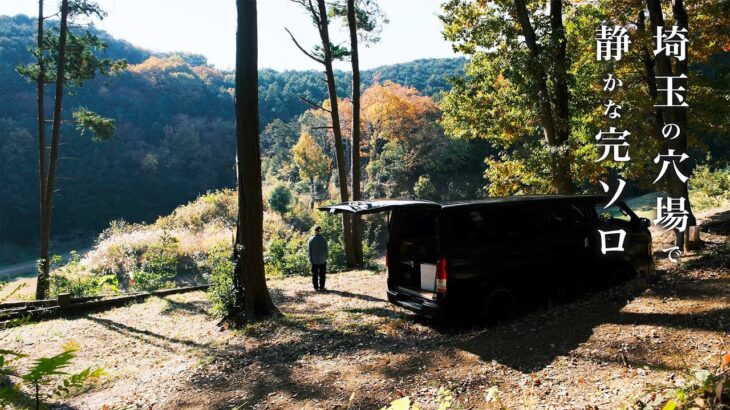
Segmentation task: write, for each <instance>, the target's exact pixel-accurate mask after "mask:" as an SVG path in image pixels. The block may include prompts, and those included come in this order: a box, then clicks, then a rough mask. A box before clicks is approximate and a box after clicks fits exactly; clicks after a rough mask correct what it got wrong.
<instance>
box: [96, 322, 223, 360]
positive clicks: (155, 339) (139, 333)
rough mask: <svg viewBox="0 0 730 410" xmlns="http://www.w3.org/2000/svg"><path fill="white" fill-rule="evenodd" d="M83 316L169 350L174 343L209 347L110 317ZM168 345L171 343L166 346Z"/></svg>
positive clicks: (123, 333)
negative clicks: (116, 320) (139, 327)
mask: <svg viewBox="0 0 730 410" xmlns="http://www.w3.org/2000/svg"><path fill="white" fill-rule="evenodd" d="M84 318H86V319H88V320H91V321H92V322H96V323H98V324H100V325H102V326H104V327H105V328H107V329H109V330H112V331H114V332H116V333H119V334H121V335H122V336H127V337H132V338H135V339H137V340H140V341H142V342H144V343H149V344H151V345H153V346H157V347H159V348H162V349H166V350H169V351H175V350H177V348H176V347H175V345H178V347H179V345H183V346H187V347H191V348H198V349H207V348H209V345H208V344H201V343H198V342H195V341H192V340H182V339H176V338H174V337H168V336H164V335H160V334H157V333H155V332H150V331H149V330H142V329H137V328H135V327H132V326H128V325H125V324H123V323H119V322H115V321H113V320H110V319H103V318H100V317H94V316H84ZM168 345H173V346H172V347H171V346H168Z"/></svg>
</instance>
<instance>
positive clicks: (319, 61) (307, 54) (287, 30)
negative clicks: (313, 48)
mask: <svg viewBox="0 0 730 410" xmlns="http://www.w3.org/2000/svg"><path fill="white" fill-rule="evenodd" d="M284 30H286V32H287V33H289V37H291V40H292V41H293V42H294V45H296V46H297V48H298V49H299V50H301V51H302V53H304V55H306V56H307V57H309V58H311V59H312V60H314V61H316V62H318V63H320V64H322V65H324V61H323V60H322V59H319V58H317V57H315V56H313V55H312V54H310V53H309V51H307V50H305V49H304V48H302V46H300V45H299V42H298V41H297V39H296V38H294V35H293V34H292V33H291V31H289V29H288V28H286V27H284Z"/></svg>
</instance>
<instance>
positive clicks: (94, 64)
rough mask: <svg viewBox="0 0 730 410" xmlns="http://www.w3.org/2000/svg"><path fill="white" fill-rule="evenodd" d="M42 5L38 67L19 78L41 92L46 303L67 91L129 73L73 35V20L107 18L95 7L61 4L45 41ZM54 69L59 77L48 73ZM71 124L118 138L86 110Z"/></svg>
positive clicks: (42, 289)
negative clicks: (50, 86)
mask: <svg viewBox="0 0 730 410" xmlns="http://www.w3.org/2000/svg"><path fill="white" fill-rule="evenodd" d="M43 5H44V4H43V1H42V0H39V2H38V33H37V45H36V49H35V50H33V54H34V56H35V58H36V62H35V63H32V64H28V65H24V66H19V67H18V72H19V73H20V74H21V75H22V76H24V77H26V78H28V79H32V80H35V83H36V92H37V97H36V98H37V109H38V113H37V121H38V171H39V172H38V177H39V189H40V193H39V204H40V206H39V211H40V218H39V219H40V249H39V259H38V281H37V285H36V299H44V298H46V297H48V291H49V287H50V255H49V253H50V238H51V220H52V219H51V216H52V211H53V193H54V190H55V183H56V172H57V169H58V159H59V154H58V151H59V147H60V145H61V144H60V139H61V126H62V125H63V123H64V120H63V119H62V118H61V116H62V114H63V108H62V105H63V96H64V93H65V87H66V86H67V85H69V86H77V87H78V86H81V85H82V84H83V82H84V81H86V80H90V79H91V78H93V77H94V76H95V74H96V72H97V71H98V72H101V73H102V74H104V75H109V74H112V73H115V72H119V71H121V70H122V69H123V68H124V67H126V61H124V60H119V61H113V60H109V59H98V58H97V57H96V55H95V54H94V53H93V52H92V51H93V50H94V49H102V50H103V49H104V48H105V47H106V44H105V43H104V42H102V41H100V40H99V39H98V37H96V35H94V34H93V33H91V32H85V33H83V34H82V35H77V34H74V33H73V32H70V31H69V21H70V20H73V18H74V17H79V16H80V17H86V18H89V17H98V18H99V19H102V18H104V17H105V15H106V14H105V13H104V12H103V11H102V10H101V9H100V8H99V7H98V6H97V5H96V4H95V3H92V2H89V1H87V0H62V1H61V7H60V11H59V13H60V22H59V26H58V30H57V31H58V32H57V33H56V32H55V31H53V32H51V34H50V35H49V36H46V33H45V31H46V29H45V28H44V22H45V17H44V16H43ZM54 66H55V70H56V72H55V77H52V76H50V75H49V72H50V71H51V70H52V68H53V67H54ZM51 82H53V83H55V93H54V99H53V120H52V125H51V146H50V154H49V157H48V162H47V163H46V148H47V147H46V118H45V85H46V84H47V83H51ZM73 119H74V122H75V123H76V125H77V127H78V129H79V130H81V132H82V133H84V132H85V131H86V130H89V131H91V132H92V133H93V134H94V140H106V139H109V138H110V137H111V135H112V133H113V132H114V122H113V121H112V120H111V119H108V118H104V117H102V116H100V115H98V114H96V113H94V112H91V111H89V110H87V109H85V108H79V109H78V110H77V111H76V112H74V113H73Z"/></svg>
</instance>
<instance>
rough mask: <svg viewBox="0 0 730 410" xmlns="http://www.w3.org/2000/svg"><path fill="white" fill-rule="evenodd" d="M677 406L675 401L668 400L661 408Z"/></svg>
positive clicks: (674, 407)
mask: <svg viewBox="0 0 730 410" xmlns="http://www.w3.org/2000/svg"><path fill="white" fill-rule="evenodd" d="M676 408H677V402H676V401H674V400H669V401H668V402H667V404H665V405H664V407H662V410H674V409H676Z"/></svg>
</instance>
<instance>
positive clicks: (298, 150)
mask: <svg viewBox="0 0 730 410" xmlns="http://www.w3.org/2000/svg"><path fill="white" fill-rule="evenodd" d="M292 152H293V154H294V162H295V163H296V164H297V167H299V171H300V172H301V174H302V177H303V178H306V179H309V180H314V179H318V178H322V177H324V176H325V175H326V174H327V172H328V171H329V169H330V160H329V159H328V158H327V157H325V155H324V151H323V150H322V147H320V146H319V144H317V142H316V141H314V138H312V136H311V135H309V133H307V132H302V134H301V135H300V136H299V141H298V142H297V143H296V145H294V147H293V148H292Z"/></svg>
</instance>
